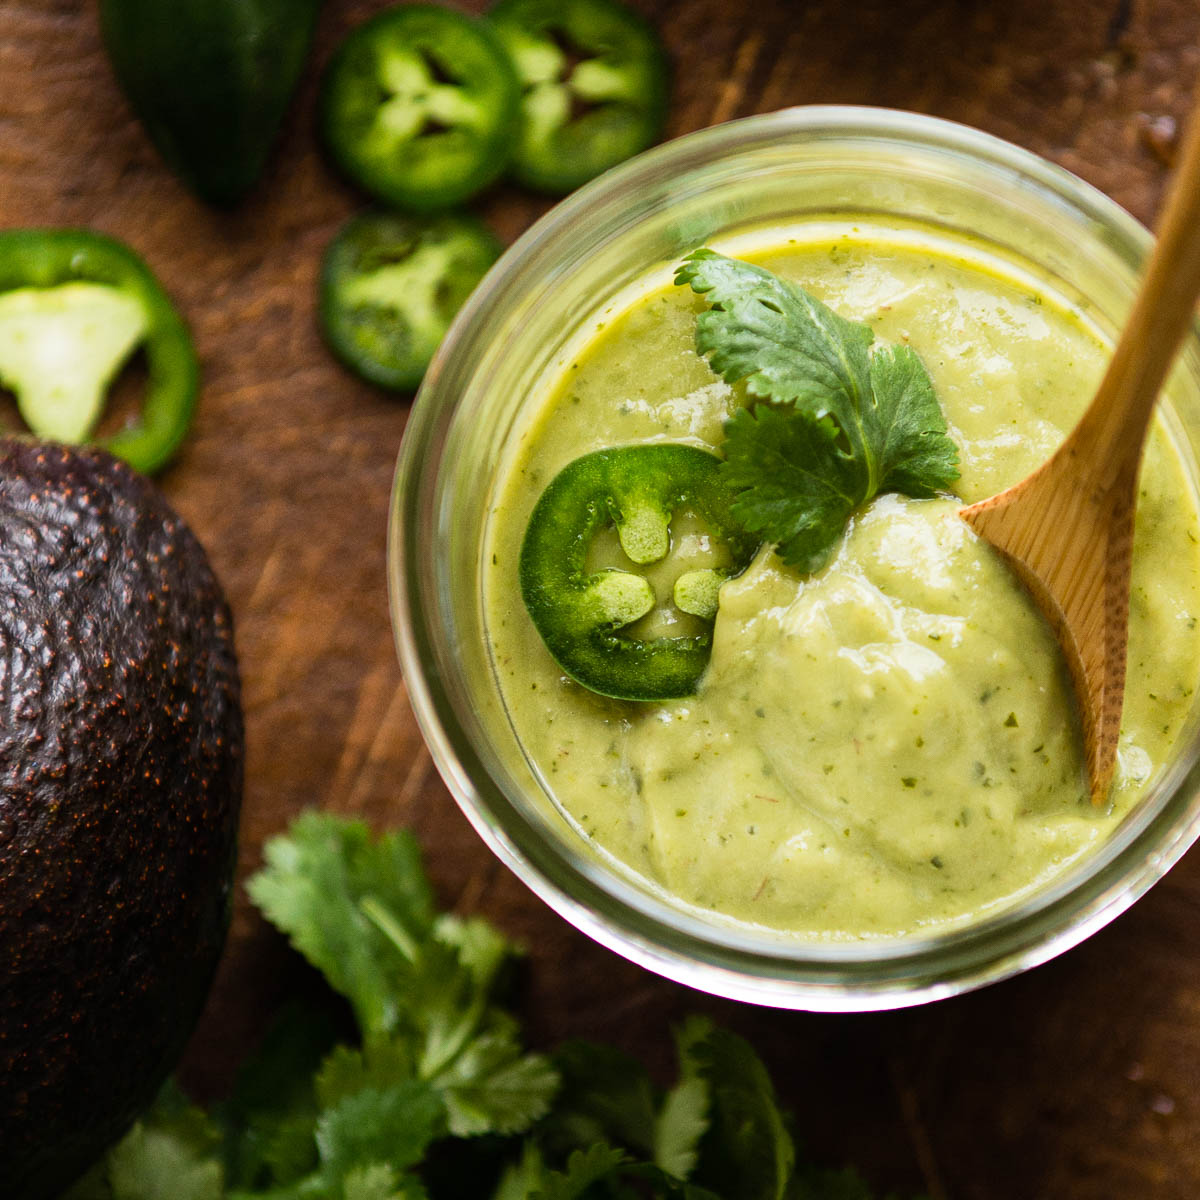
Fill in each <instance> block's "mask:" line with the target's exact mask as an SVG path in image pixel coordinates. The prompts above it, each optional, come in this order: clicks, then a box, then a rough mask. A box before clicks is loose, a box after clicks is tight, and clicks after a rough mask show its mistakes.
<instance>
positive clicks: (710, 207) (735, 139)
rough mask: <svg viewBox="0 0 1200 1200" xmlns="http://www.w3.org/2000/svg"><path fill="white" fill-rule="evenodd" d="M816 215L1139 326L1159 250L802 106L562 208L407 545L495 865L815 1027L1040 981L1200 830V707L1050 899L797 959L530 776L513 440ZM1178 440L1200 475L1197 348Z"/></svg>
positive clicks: (438, 686) (396, 610)
mask: <svg viewBox="0 0 1200 1200" xmlns="http://www.w3.org/2000/svg"><path fill="white" fill-rule="evenodd" d="M806 216H811V217H813V218H818V217H823V218H829V217H833V218H854V217H860V216H861V217H862V218H864V219H869V218H876V219H879V218H887V219H888V220H898V221H902V222H909V223H916V224H918V225H921V226H924V227H927V228H932V229H933V230H936V231H938V232H940V233H943V234H949V235H950V236H959V237H969V238H971V239H972V240H973V241H974V242H975V244H977V245H983V246H984V247H989V248H990V249H991V250H992V251H993V252H994V253H996V254H998V255H1000V256H1001V257H1003V258H1004V259H1005V260H1006V261H1007V262H1009V263H1011V264H1013V265H1014V267H1015V268H1016V269H1019V270H1022V271H1025V272H1027V273H1028V274H1030V275H1031V276H1033V277H1034V278H1035V279H1037V280H1040V281H1042V283H1043V284H1044V286H1045V287H1047V288H1048V289H1050V290H1053V291H1056V292H1058V293H1059V294H1060V295H1062V296H1065V297H1066V298H1067V299H1068V300H1069V301H1070V302H1072V303H1074V304H1076V305H1078V306H1080V307H1083V308H1086V309H1087V311H1088V316H1089V318H1091V319H1092V320H1094V321H1095V323H1096V325H1097V326H1098V327H1099V328H1100V329H1101V330H1103V331H1104V332H1105V333H1106V334H1108V335H1113V334H1115V332H1116V331H1117V330H1118V329H1119V328H1120V324H1121V321H1122V319H1123V317H1124V314H1125V313H1126V311H1127V310H1128V308H1129V305H1130V302H1131V299H1132V296H1133V293H1134V291H1135V288H1136V284H1137V278H1138V274H1139V270H1140V267H1141V265H1142V262H1143V260H1144V258H1145V255H1146V253H1147V250H1148V247H1149V245H1150V236H1149V234H1148V233H1147V232H1146V230H1145V229H1144V228H1143V227H1142V226H1140V225H1139V224H1138V223H1137V222H1136V221H1134V220H1133V218H1131V217H1130V216H1129V215H1128V214H1127V213H1125V212H1124V211H1123V210H1121V209H1120V208H1118V207H1117V206H1116V205H1115V204H1114V203H1113V202H1112V201H1110V200H1108V199H1107V198H1106V197H1105V196H1103V195H1102V194H1100V193H1099V192H1097V191H1096V190H1095V189H1093V188H1091V187H1089V186H1088V185H1087V184H1085V183H1083V182H1081V181H1080V180H1078V179H1076V178H1075V177H1074V176H1072V175H1070V174H1068V173H1067V172H1066V171H1063V170H1061V169H1059V168H1058V167H1055V166H1053V165H1051V164H1049V163H1047V162H1044V161H1043V160H1041V159H1039V158H1037V157H1035V156H1034V155H1032V154H1030V153H1028V152H1026V151H1024V150H1021V149H1019V148H1017V147H1015V146H1011V145H1008V144H1007V143H1004V142H1001V141H998V140H997V139H995V138H992V137H989V136H987V135H985V134H982V133H979V132H977V131H975V130H971V129H968V128H965V127H963V126H959V125H955V124H951V123H949V122H946V121H941V120H936V119H932V118H928V117H921V116H915V115H912V114H908V113H899V112H890V111H886V110H881V109H868V108H848V107H809V108H796V109H790V110H786V111H783V112H779V113H774V114H771V115H768V116H762V117H752V118H748V119H746V120H741V121H734V122H730V123H729V124H726V125H721V126H717V127H715V128H712V129H707V130H704V131H702V132H700V133H696V134H692V135H690V136H688V137H684V138H680V139H679V140H677V141H675V142H671V143H669V144H667V145H665V146H661V147H659V148H658V149H655V150H652V151H650V152H649V153H647V154H644V155H642V156H640V157H639V158H637V159H634V160H633V161H631V162H629V163H627V164H625V165H624V166H622V167H620V168H618V169H617V170H614V171H611V172H609V173H608V174H607V175H605V176H603V177H602V178H600V179H598V180H596V181H595V182H593V183H592V184H590V185H589V186H587V187H585V188H583V189H582V190H581V191H579V192H577V193H575V194H574V195H572V196H571V197H569V198H568V199H567V200H565V201H564V202H563V203H561V204H560V205H558V206H557V207H556V208H555V209H554V210H553V211H552V212H550V213H549V214H548V215H547V216H546V217H545V218H543V219H542V220H541V221H539V222H538V223H537V224H536V225H535V226H534V227H533V228H532V229H530V230H529V232H528V233H526V234H525V236H524V237H522V238H521V239H520V240H519V241H518V242H517V243H516V244H515V245H514V246H513V247H512V248H511V249H510V250H509V251H508V252H507V254H505V255H504V257H503V258H502V259H501V260H500V262H499V263H498V264H497V266H496V267H495V268H494V269H493V270H492V272H491V273H490V274H489V275H488V276H487V278H486V279H485V280H484V282H483V283H482V284H481V286H480V287H479V289H478V290H477V291H476V292H475V293H474V295H473V296H472V298H471V299H470V301H469V302H468V303H467V305H466V307H465V308H464V309H463V311H462V312H461V313H460V314H459V317H458V319H457V320H456V321H455V323H454V326H453V328H452V329H451V330H450V333H449V334H448V336H447V337H446V339H445V341H444V342H443V344H442V347H441V349H440V350H439V352H438V354H437V357H436V358H435V360H434V362H433V364H432V366H431V367H430V369H429V372H428V374H427V375H426V377H425V382H424V384H423V386H422V388H421V391H420V394H419V396H418V398H417V401H416V403H415V406H414V408H413V412H412V416H411V418H410V421H409V425H408V429H407V431H406V433H405V437H404V444H403V447H402V449H401V453H400V462H399V466H398V470H397V475H396V484H395V492H394V497H393V507H392V514H391V516H392V523H391V530H390V561H389V579H390V587H391V601H392V614H393V621H394V625H395V631H396V640H397V645H398V649H399V654H400V660H401V665H402V667H403V670H404V674H405V679H406V681H407V685H408V690H409V695H410V699H411V701H412V705H413V709H414V711H415V713H416V716H417V719H418V721H419V723H420V725H421V728H422V731H423V733H424V735H425V739H426V741H427V742H428V744H429V747H430V750H431V752H432V754H433V758H434V760H435V762H436V764H437V766H438V768H439V770H440V771H441V774H442V776H443V778H444V779H445V781H446V783H447V785H448V787H449V789H450V791H451V792H452V793H453V795H454V796H455V798H456V800H457V801H458V803H459V805H460V806H461V807H462V809H463V811H464V812H465V814H466V816H467V817H468V819H469V820H470V821H471V823H472V824H473V825H474V827H475V828H476V830H477V831H478V832H479V834H480V835H481V836H482V837H483V839H484V840H485V841H486V842H487V844H488V845H489V846H490V847H491V848H492V850H493V851H495V853H496V854H497V855H499V857H500V858H501V859H502V860H503V861H504V862H505V863H507V864H508V866H509V867H510V868H511V869H512V870H514V871H515V872H516V873H517V875H518V876H519V877H520V878H521V879H522V880H524V882H525V883H526V884H527V885H528V886H529V887H530V888H531V889H532V890H533V891H534V892H536V893H537V894H538V895H539V896H541V897H542V898H543V899H544V900H545V901H546V902H547V903H548V904H550V905H551V906H552V907H553V908H554V909H556V910H557V911H558V912H559V913H560V914H561V915H562V916H564V917H565V918H566V919H567V920H568V921H570V922H571V923H572V924H573V925H575V926H576V927H578V928H579V929H581V930H582V931H583V932H585V933H587V934H589V935H590V936H592V937H593V938H595V939H596V940H597V941H599V942H601V943H603V944H604V945H606V946H608V947H609V948H610V949H612V950H614V951H616V952H617V953H619V954H622V955H624V956H625V957H627V958H630V959H632V960H633V961H635V962H638V963H640V964H641V965H643V966H645V967H647V968H649V969H650V970H652V971H656V972H658V973H660V974H662V975H665V976H667V977H669V978H671V979H674V980H677V981H679V982H681V983H686V984H688V985H690V986H692V987H696V988H700V989H703V990H705V991H709V992H714V993H717V994H719V995H724V996H728V997H732V998H735V999H740V1000H746V1001H752V1002H755V1003H760V1004H770V1005H775V1006H780V1007H787V1008H801V1009H810V1010H817V1011H852V1010H865V1009H882V1008H892V1007H900V1006H904V1005H909V1004H916V1003H920V1002H924V1001H928V1000H933V999H937V998H940V997H943V996H948V995H952V994H955V993H958V992H962V991H966V990H968V989H970V988H973V987H978V986H980V985H981V984H984V983H987V982H990V981H992V980H996V979H1001V978H1003V977H1005V976H1008V975H1011V974H1013V973H1015V972H1017V971H1021V970H1024V969H1026V968H1027V967H1031V966H1033V965H1035V964H1037V963H1040V962H1043V961H1045V960H1046V959H1048V958H1050V957H1052V956H1053V955H1056V954H1059V953H1061V952H1062V951H1063V950H1065V949H1067V948H1068V947H1070V946H1072V945H1074V944H1075V943H1077V942H1079V941H1080V940H1082V939H1083V938H1085V937H1087V936H1088V935H1089V934H1090V933H1091V932H1093V931H1094V930H1096V929H1098V928H1100V927H1101V926H1103V925H1104V924H1106V923H1107V922H1109V921H1111V920H1112V919H1113V918H1114V917H1115V916H1117V914H1118V913H1120V912H1122V911H1123V910H1124V909H1125V908H1126V907H1127V906H1128V905H1130V904H1131V903H1132V902H1133V901H1134V900H1135V899H1136V898H1137V897H1138V896H1140V895H1141V894H1142V893H1143V892H1144V891H1145V890H1146V889H1147V888H1148V887H1149V886H1150V885H1151V884H1152V883H1153V882H1154V881H1155V880H1157V879H1158V878H1160V877H1161V876H1162V875H1163V873H1164V872H1165V871H1166V870H1167V869H1168V868H1169V867H1170V866H1171V865H1172V864H1173V863H1174V862H1175V861H1176V860H1177V859H1178V858H1179V857H1180V855H1181V854H1183V852H1184V851H1185V850H1186V849H1187V847H1188V846H1189V845H1190V844H1191V843H1192V841H1194V840H1195V838H1196V837H1197V835H1198V834H1200V788H1198V787H1197V784H1198V782H1200V768H1198V766H1197V762H1198V758H1200V729H1198V727H1200V705H1198V704H1194V705H1193V710H1192V712H1191V713H1190V715H1189V718H1188V721H1187V723H1186V725H1185V728H1184V731H1183V733H1182V735H1181V737H1180V740H1179V742H1178V743H1177V749H1176V753H1175V757H1174V759H1173V761H1171V762H1170V763H1169V764H1167V766H1166V768H1165V769H1164V770H1163V771H1162V772H1161V774H1160V776H1159V778H1158V780H1157V782H1156V783H1155V784H1154V785H1153V786H1152V787H1151V789H1150V790H1149V792H1148V793H1147V794H1146V795H1145V797H1144V798H1143V799H1142V800H1141V801H1140V802H1139V803H1138V804H1137V806H1136V807H1135V808H1134V809H1133V810H1132V811H1131V812H1130V813H1129V815H1128V816H1127V817H1126V819H1125V820H1124V821H1123V822H1122V823H1121V824H1120V825H1119V826H1118V828H1117V829H1116V830H1115V832H1114V833H1113V834H1112V836H1111V837H1110V838H1109V839H1108V840H1107V841H1106V842H1105V843H1104V844H1103V845H1102V846H1100V847H1099V848H1098V849H1097V850H1096V851H1095V852H1094V853H1092V854H1091V855H1090V856H1088V857H1086V858H1085V859H1084V860H1083V861H1082V862H1081V863H1079V864H1077V865H1076V866H1074V867H1073V868H1071V869H1070V870H1068V871H1067V872H1065V873H1064V874H1062V875H1060V876H1059V877H1057V878H1056V879H1055V880H1054V881H1053V882H1052V883H1051V884H1049V885H1048V886H1046V887H1045V888H1044V889H1043V890H1041V891H1039V892H1037V893H1036V894H1034V895H1032V896H1031V897H1029V898H1027V899H1024V900H1022V901H1021V902H1019V903H1017V904H1015V905H1014V906H1013V907H1011V908H1008V909H1006V910H1004V911H1002V912H1000V913H998V914H997V915H994V916H989V917H987V918H986V919H980V920H979V921H977V922H976V923H973V924H970V925H968V926H967V927H965V928H960V929H957V930H955V931H952V932H947V933H940V934H937V935H932V936H924V937H920V936H913V937H904V938H895V939H889V940H872V941H867V942H856V943H842V942H837V943H828V944H826V943H819V944H814V943H812V942H808V941H797V940H795V939H789V938H787V937H786V936H784V935H780V934H775V933H772V932H770V931H767V930H761V931H760V930H756V929H748V928H745V927H740V926H739V927H732V926H730V925H729V924H725V923H719V922H716V921H705V920H704V919H702V918H700V917H698V916H697V915H696V914H695V913H694V912H689V911H684V910H683V909H682V908H680V907H675V906H673V905H672V904H671V903H670V902H669V901H668V900H666V899H664V898H663V896H662V895H661V894H659V893H656V892H655V891H654V890H653V889H652V888H650V887H648V886H643V885H642V884H640V883H639V881H638V880H637V879H636V878H634V877H631V876H630V875H628V874H625V873H622V872H619V871H617V870H615V869H614V868H613V866H612V865H611V864H610V863H606V862H605V861H604V860H603V859H602V858H601V856H600V855H599V854H598V853H597V852H596V851H595V849H594V848H593V847H592V846H590V845H589V844H588V842H587V839H586V838H585V837H583V836H582V835H581V834H580V833H579V832H578V831H577V830H576V828H575V827H574V825H573V824H572V823H570V822H569V821H568V820H566V819H565V818H564V817H563V815H562V814H561V813H560V812H559V811H558V809H557V808H556V807H555V805H554V803H553V801H552V798H551V797H549V796H548V795H547V793H546V791H545V789H544V788H543V787H542V785H541V784H540V783H539V781H538V778H537V776H536V774H535V772H534V770H533V769H532V768H531V766H530V764H529V763H528V762H527V761H526V759H525V756H524V754H523V752H522V749H521V746H520V745H519V743H518V741H517V739H516V736H515V734H514V732H513V729H512V727H511V725H510V723H509V720H508V717H507V714H506V713H505V710H504V705H503V702H502V699H501V695H500V692H499V689H498V685H497V680H496V677H495V675H494V673H493V668H492V664H491V661H490V658H489V650H488V638H487V631H486V628H485V620H484V606H483V562H482V553H483V544H484V531H485V525H486V521H487V518H488V514H489V510H490V508H491V506H492V504H493V503H494V500H495V496H496V491H497V486H498V480H499V477H500V475H501V472H502V468H503V461H504V458H505V455H506V447H507V446H508V445H509V441H510V435H511V434H512V432H513V430H514V429H515V428H517V427H519V426H520V425H521V423H522V419H523V417H525V416H527V415H528V409H527V407H526V406H527V405H530V404H539V403H542V402H544V399H545V395H546V390H545V389H546V380H548V379H550V378H552V377H553V376H554V374H555V372H556V371H557V370H559V369H561V366H562V364H563V363H564V362H566V361H568V359H567V356H568V355H570V354H571V353H572V349H573V348H577V347H578V344H579V339H580V337H581V336H582V334H581V331H585V330H588V329H594V327H595V320H596V317H597V314H599V313H602V312H604V311H605V310H606V309H608V308H610V307H611V308H613V309H614V311H619V310H620V309H621V308H623V307H625V306H626V305H627V303H628V302H629V298H630V296H631V295H632V294H634V293H636V291H637V290H638V288H639V287H640V286H643V281H645V280H647V279H648V278H651V279H652V278H654V277H655V276H657V277H658V278H659V279H660V280H663V279H666V278H668V277H669V272H670V270H671V268H672V266H673V265H674V264H675V263H677V262H678V260H679V259H680V258H681V257H682V256H683V255H684V254H686V253H687V252H688V251H690V250H692V249H694V248H695V247H696V246H698V245H700V244H702V243H706V242H721V243H722V244H728V242H729V241H730V239H736V238H737V237H738V236H739V235H742V234H745V233H747V232H748V231H752V230H753V229H755V228H760V227H761V228H765V227H779V226H786V225H789V224H794V223H796V222H797V221H802V220H804V219H805V218H806ZM1164 419H1165V420H1166V422H1167V425H1168V428H1169V431H1170V433H1171V436H1172V437H1173V439H1174V440H1176V442H1177V443H1178V444H1179V445H1180V446H1181V447H1182V448H1183V450H1184V452H1185V457H1187V458H1189V459H1190V464H1189V468H1190V471H1191V476H1192V484H1193V487H1195V483H1196V478H1195V476H1196V471H1195V466H1196V460H1197V458H1198V457H1200V329H1198V330H1194V331H1193V334H1192V336H1191V337H1190V338H1189V341H1188V344H1187V346H1186V348H1185V352H1184V356H1183V359H1182V361H1181V364H1180V366H1179V367H1178V368H1177V370H1176V373H1175V376H1174V379H1173V383H1172V390H1171V403H1170V405H1168V406H1164Z"/></svg>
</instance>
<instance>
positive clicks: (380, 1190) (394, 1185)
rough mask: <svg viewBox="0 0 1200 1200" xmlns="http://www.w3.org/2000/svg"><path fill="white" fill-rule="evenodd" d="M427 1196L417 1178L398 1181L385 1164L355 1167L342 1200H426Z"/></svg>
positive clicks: (348, 1178)
mask: <svg viewBox="0 0 1200 1200" xmlns="http://www.w3.org/2000/svg"><path fill="white" fill-rule="evenodd" d="M425 1194H426V1193H425V1189H424V1188H423V1187H422V1186H421V1182H420V1180H418V1179H417V1178H416V1177H415V1176H413V1175H404V1176H402V1177H401V1178H400V1179H397V1178H396V1173H395V1172H394V1171H393V1170H392V1169H391V1167H388V1166H385V1165H384V1164H383V1163H374V1164H372V1165H371V1166H369V1167H355V1168H354V1169H353V1170H352V1171H350V1172H348V1173H347V1175H346V1179H345V1182H344V1183H343V1184H342V1200H424V1197H425Z"/></svg>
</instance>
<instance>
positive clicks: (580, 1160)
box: [531, 1142, 626, 1200]
mask: <svg viewBox="0 0 1200 1200" xmlns="http://www.w3.org/2000/svg"><path fill="white" fill-rule="evenodd" d="M625 1162H626V1156H625V1153H624V1151H622V1150H618V1149H616V1148H615V1147H613V1146H608V1145H605V1143H603V1142H597V1143H596V1144H595V1145H594V1146H591V1147H589V1148H588V1149H587V1150H576V1151H575V1152H574V1153H573V1154H572V1155H571V1157H570V1158H569V1159H568V1160H567V1168H566V1170H565V1171H549V1172H547V1173H546V1175H545V1176H544V1178H543V1180H542V1181H541V1186H540V1187H539V1188H537V1190H535V1191H534V1192H532V1193H531V1195H532V1196H533V1197H535V1198H536V1200H580V1197H582V1196H583V1195H584V1194H585V1193H586V1192H587V1191H588V1189H589V1188H590V1187H591V1186H592V1185H593V1184H595V1183H598V1182H599V1181H600V1180H602V1179H606V1178H609V1177H610V1176H612V1175H615V1174H616V1173H617V1171H618V1170H620V1168H621V1167H622V1166H623V1165H624V1163H625Z"/></svg>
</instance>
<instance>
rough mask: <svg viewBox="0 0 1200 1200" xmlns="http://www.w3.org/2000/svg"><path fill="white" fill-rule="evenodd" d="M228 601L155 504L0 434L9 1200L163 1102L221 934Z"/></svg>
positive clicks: (0, 736)
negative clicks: (158, 1097)
mask: <svg viewBox="0 0 1200 1200" xmlns="http://www.w3.org/2000/svg"><path fill="white" fill-rule="evenodd" d="M242 757H243V737H242V716H241V708H240V701H239V684H238V672H237V663H236V660H235V658H234V648H233V630H232V624H231V619H230V614H229V609H228V606H227V605H226V603H225V600H224V597H223V596H222V594H221V589H220V586H219V584H218V583H217V581H216V578H215V577H214V575H213V573H212V570H211V568H210V567H209V564H208V560H207V558H206V556H205V554H204V550H203V549H202V548H201V546H200V543H199V542H198V541H197V540H196V538H195V536H194V535H193V534H192V533H191V531H190V530H189V529H188V528H187V526H186V525H185V524H184V523H183V521H182V520H181V519H180V518H179V517H178V516H176V515H175V513H174V512H172V511H171V509H170V508H169V507H168V505H167V503H166V501H165V500H164V499H163V497H162V496H161V494H160V493H159V492H158V491H157V490H156V489H155V488H154V486H153V485H152V484H150V483H149V482H148V481H147V480H145V479H143V478H142V477H141V476H139V475H137V474H135V473H134V472H133V471H132V470H131V469H130V468H129V467H127V466H125V465H124V464H123V463H120V462H118V461H117V460H116V459H113V458H111V457H110V456H109V455H107V454H105V453H103V452H102V451H99V450H90V449H67V448H64V447H61V446H54V445H47V444H46V443H34V442H29V441H24V440H19V439H13V438H0V1197H3V1198H4V1200H42V1198H43V1197H51V1196H55V1195H57V1194H58V1193H59V1192H60V1191H61V1190H62V1189H63V1188H65V1187H66V1186H67V1185H69V1184H70V1183H71V1182H72V1181H73V1180H74V1179H75V1177H76V1176H78V1175H79V1174H80V1173H82V1172H83V1171H84V1170H85V1169H86V1168H87V1166H88V1165H89V1164H90V1163H91V1161H92V1160H93V1159H95V1158H96V1157H98V1156H99V1154H100V1153H101V1152H102V1151H103V1150H104V1149H105V1147H106V1146H108V1145H109V1144H110V1143H111V1142H113V1141H114V1140H116V1139H117V1138H118V1137H119V1136H120V1135H121V1134H122V1133H123V1132H124V1130H125V1129H126V1128H127V1127H128V1126H129V1124H130V1123H131V1122H132V1121H133V1119H134V1118H135V1117H136V1115H137V1113H138V1112H139V1110H140V1109H142V1108H143V1107H145V1105H146V1104H147V1103H149V1101H150V1100H151V1099H152V1098H153V1096H154V1094H155V1092H156V1090H157V1088H158V1087H159V1085H160V1084H161V1082H162V1081H163V1079H164V1077H165V1076H166V1075H167V1073H168V1072H169V1071H170V1069H171V1068H172V1067H173V1065H174V1063H175V1060H176V1058H177V1056H178V1055H179V1053H180V1051H181V1050H182V1048H183V1044H184V1042H185V1040H186V1038H187V1036H188V1034H189V1033H190V1031H191V1028H192V1026H193V1024H194V1022H195V1019H196V1017H197V1016H198V1015H199V1011H200V1008H201V1005H202V1004H203V1001H204V997H205V993H206V991H207V989H208V985H209V982H210V980H211V977H212V972H213V968H214V966H215V964H216V961H217V956H218V954H219V952H220V949H221V944H222V941H223V939H224V936H225V930H226V926H227V924H228V917H229V907H230V895H231V888H232V872H233V865H234V857H235V849H236V826H237V817H238V809H239V806H240V802H241V792H242Z"/></svg>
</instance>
